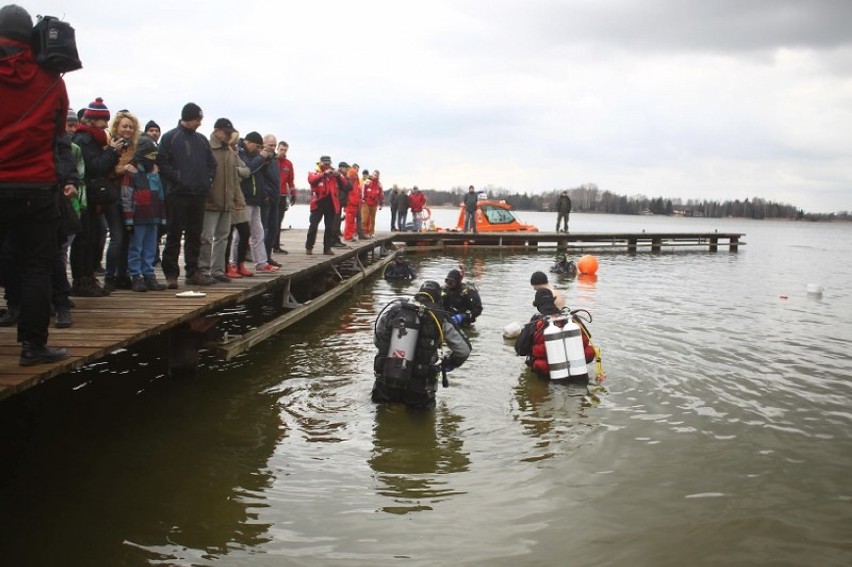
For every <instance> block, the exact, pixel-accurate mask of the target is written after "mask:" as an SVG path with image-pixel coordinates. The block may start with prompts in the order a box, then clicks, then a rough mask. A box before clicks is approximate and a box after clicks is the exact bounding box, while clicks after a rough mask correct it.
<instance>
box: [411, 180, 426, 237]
mask: <svg viewBox="0 0 852 567" xmlns="http://www.w3.org/2000/svg"><path fill="white" fill-rule="evenodd" d="M408 204H409V206H410V207H411V216H412V219H413V220H414V232H420V229H421V228H423V220H422V219H421V218H420V215H421V214H422V213H423V207H425V206H426V195H424V194H423V193H421V192H420V189H418V188H417V185H415V186H414V187H412V188H411V195H409V196H408Z"/></svg>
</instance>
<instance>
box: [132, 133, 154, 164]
mask: <svg viewBox="0 0 852 567" xmlns="http://www.w3.org/2000/svg"><path fill="white" fill-rule="evenodd" d="M156 153H157V142H155V141H154V138H152V137H151V136H149V135H148V134H142V135H141V136H139V141H138V142H136V158H137V159H141V158H149V157H151V154H156Z"/></svg>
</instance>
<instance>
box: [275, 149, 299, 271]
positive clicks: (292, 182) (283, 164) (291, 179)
mask: <svg viewBox="0 0 852 567" xmlns="http://www.w3.org/2000/svg"><path fill="white" fill-rule="evenodd" d="M289 149H290V145H289V144H288V143H287V142H285V141H283V140H282V141H280V142H278V152H277V155H276V158H277V160H278V171H279V173H280V174H281V180H280V185H279V188H278V191H279V193H280V198H279V200H278V230H276V231H275V238H274V242H273V243H272V251H273V252H277V253H279V254H287V251H286V250H284V249H283V248H281V223H282V222H283V221H284V214H285V213H286V212H287V210H288V209H289V208H290V205H292V204H293V203H295V202H296V177H295V173H294V172H293V162H292V161H290V160H289V158H288V157H287V151H288V150H289Z"/></svg>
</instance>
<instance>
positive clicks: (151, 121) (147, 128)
mask: <svg viewBox="0 0 852 567" xmlns="http://www.w3.org/2000/svg"><path fill="white" fill-rule="evenodd" d="M151 128H156V129H157V130H162V128H160V125H159V124H157V123H156V122H154V121H153V120H149V121H148V123H147V124H145V129H144V130H143V132H147V131H148V130H150V129H151Z"/></svg>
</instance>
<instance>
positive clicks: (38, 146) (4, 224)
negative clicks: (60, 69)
mask: <svg viewBox="0 0 852 567" xmlns="http://www.w3.org/2000/svg"><path fill="white" fill-rule="evenodd" d="M32 30H33V20H32V17H31V16H30V14H29V13H28V12H27V11H26V10H24V9H23V8H21V7H20V6H17V5H15V4H9V5H7V6H3V8H0V101H2V102H0V105H2V110H0V248H3V249H5V250H6V251H8V252H9V258H8V260H9V261H8V262H5V261H4V262H3V265H2V267H0V280H2V282H0V283H2V285H6V284H8V283H10V282H12V280H13V279H14V280H15V285H18V286H19V287H20V290H21V293H20V298H19V305H18V313H17V325H18V337H17V338H18V342H20V343H21V358H20V361H19V364H21V365H22V366H31V365H34V364H43V363H49V362H56V361H58V360H62V359H64V358H67V357H68V351H67V349H64V348H53V347H49V346H47V335H48V331H47V328H48V325H49V324H50V300H51V290H52V286H51V272H52V269H53V266H54V264H55V263H56V260H57V257H58V248H57V238H56V237H57V229H58V220H59V200H58V199H59V192H60V190H61V191H62V192H63V193H64V194H65V195H66V196H72V195H74V194H76V187H75V185H74V184H73V183H71V182H69V181H68V180H65V179H63V180H62V181H61V184H60V174H59V170H58V169H57V167H64V165H63V164H64V163H66V162H67V163H70V164H72V165H71V167H72V168H73V169H74V170H75V172H76V167H74V166H73V163H74V161H73V159H74V158H73V156H72V155H71V153H70V150H71V145H70V142H67V136H66V133H65V119H66V117H67V116H68V93H67V92H66V90H65V83H64V82H63V80H62V77H61V76H60V75H59V73H56V72H54V71H50V70H47V69H45V68H43V67H40V66H39V65H38V64H37V63H36V61H35V56H34V55H33V50H32V47H31V46H30V40H31V37H32ZM63 136H64V138H63ZM63 139H64V140H66V143H65V144H64V146H65V149H66V150H67V152H68V153H67V155H66V156H64V157H63V153H62V152H63V151H64V150H62V149H61V148H60V147H59V142H60V141H61V140H63ZM11 310H12V306H11V305H10V313H11ZM13 320H14V318H13Z"/></svg>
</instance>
